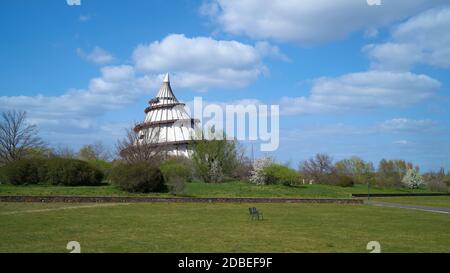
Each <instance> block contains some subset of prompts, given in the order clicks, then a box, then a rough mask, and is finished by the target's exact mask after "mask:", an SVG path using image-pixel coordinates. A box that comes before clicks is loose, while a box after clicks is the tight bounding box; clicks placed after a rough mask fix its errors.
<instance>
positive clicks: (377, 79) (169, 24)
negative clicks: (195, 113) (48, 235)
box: [0, 0, 450, 171]
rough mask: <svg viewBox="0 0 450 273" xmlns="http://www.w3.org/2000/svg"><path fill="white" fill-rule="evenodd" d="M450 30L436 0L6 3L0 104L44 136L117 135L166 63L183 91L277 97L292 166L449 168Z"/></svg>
mask: <svg viewBox="0 0 450 273" xmlns="http://www.w3.org/2000/svg"><path fill="white" fill-rule="evenodd" d="M448 29H450V6H449V4H448V2H447V1H444V0H442V1H440V0H434V1H421V0H396V1H394V0H382V1H381V5H379V6H378V5H373V6H370V5H368V4H367V2H366V1H365V0H342V1H312V0H303V1H294V0H283V1H281V0H279V1H256V0H246V1H222V0H211V1H188V0H183V1H140V0H133V1H123V0H110V1H106V0H81V5H68V4H67V2H66V0H40V1H26V0H16V1H7V2H6V1H5V2H4V3H2V9H1V10H0V35H1V36H0V37H1V43H0V61H1V62H0V110H2V111H3V110H9V109H20V110H26V111H27V112H28V115H29V120H30V122H33V123H36V124H37V125H38V126H39V128H40V134H41V136H42V137H43V138H44V139H45V140H46V141H47V142H48V143H49V144H50V145H52V146H57V145H62V146H66V145H67V146H70V147H72V148H73V149H78V148H79V147H80V146H81V145H83V144H87V143H92V142H94V141H97V140H100V141H103V142H104V143H105V144H107V145H108V146H110V147H113V146H114V143H115V142H116V141H117V139H118V138H119V137H120V136H121V135H122V134H123V131H124V128H125V127H128V126H130V125H131V124H132V123H133V121H140V120H142V119H143V118H144V113H143V110H144V108H145V107H146V106H147V102H148V100H149V99H150V98H151V97H152V96H153V95H154V94H155V92H156V91H157V89H158V86H159V84H160V82H161V79H162V75H163V74H164V73H166V72H170V73H171V78H172V87H173V89H174V91H175V93H176V95H177V96H178V98H179V99H180V100H182V101H185V102H189V101H192V100H193V97H194V96H202V97H203V99H204V100H206V101H210V102H217V103H238V102H245V101H247V102H248V101H252V102H257V103H262V104H279V105H280V111H281V116H280V128H281V134H280V147H279V149H278V150H277V151H275V152H273V153H272V154H271V155H272V156H274V157H275V158H276V160H278V161H280V162H290V164H291V165H292V166H293V167H296V166H297V164H298V162H299V161H301V160H304V159H306V158H309V157H311V156H313V155H314V154H315V153H317V152H326V153H328V154H330V155H332V156H333V157H334V159H336V160H338V159H341V158H345V157H349V156H352V155H356V156H360V157H362V158H364V159H366V160H371V161H373V162H374V163H375V165H377V163H378V161H379V160H380V159H381V158H402V159H406V160H409V161H412V162H413V163H415V164H418V165H420V166H421V168H422V170H423V171H427V170H431V169H434V170H436V169H438V168H440V167H441V166H443V167H445V168H446V169H450V131H449V129H450V124H449V117H450V113H449V105H450V96H449V89H448V88H449V85H450V77H449V75H450V71H449V68H450V34H449V32H448ZM257 147H258V146H255V151H256V150H257V149H256V148H257ZM256 155H257V156H260V155H261V153H260V152H258V151H256Z"/></svg>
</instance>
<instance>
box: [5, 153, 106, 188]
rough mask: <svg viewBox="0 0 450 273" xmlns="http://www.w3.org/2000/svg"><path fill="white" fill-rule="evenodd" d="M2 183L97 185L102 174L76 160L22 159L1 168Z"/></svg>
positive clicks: (101, 178) (100, 180)
mask: <svg viewBox="0 0 450 273" xmlns="http://www.w3.org/2000/svg"><path fill="white" fill-rule="evenodd" d="M1 180H2V183H9V184H13V185H28V184H38V183H40V184H51V185H64V186H82V185H86V186H91V185H99V184H100V183H101V182H102V180H103V173H102V172H101V171H100V170H98V169H97V168H95V167H93V166H91V165H90V164H88V163H87V162H84V161H81V160H77V159H67V158H51V159H24V160H18V161H14V162H12V163H9V164H7V165H6V166H3V167H2V168H1Z"/></svg>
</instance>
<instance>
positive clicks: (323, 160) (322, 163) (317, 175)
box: [299, 154, 335, 183]
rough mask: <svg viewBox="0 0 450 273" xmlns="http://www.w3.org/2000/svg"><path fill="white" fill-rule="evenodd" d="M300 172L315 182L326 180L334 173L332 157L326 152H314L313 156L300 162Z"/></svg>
mask: <svg viewBox="0 0 450 273" xmlns="http://www.w3.org/2000/svg"><path fill="white" fill-rule="evenodd" d="M299 170H300V172H301V173H302V174H303V175H304V176H305V177H306V178H308V179H312V180H314V181H316V182H319V183H320V182H326V180H328V179H329V176H330V175H331V174H332V173H334V171H335V169H334V166H333V160H332V158H331V157H330V156H329V155H327V154H316V156H315V157H313V158H310V159H308V160H305V161H303V162H301V163H300V166H299Z"/></svg>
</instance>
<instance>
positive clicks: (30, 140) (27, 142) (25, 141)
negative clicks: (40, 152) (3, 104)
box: [0, 111, 44, 164]
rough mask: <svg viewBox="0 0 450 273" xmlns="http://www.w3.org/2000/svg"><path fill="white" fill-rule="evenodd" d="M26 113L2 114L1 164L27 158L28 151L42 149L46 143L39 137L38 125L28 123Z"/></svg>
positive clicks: (0, 137)
mask: <svg viewBox="0 0 450 273" xmlns="http://www.w3.org/2000/svg"><path fill="white" fill-rule="evenodd" d="M26 118H27V114H26V112H24V111H7V112H3V113H2V119H1V121H0V164H6V163H9V162H12V161H15V160H19V159H22V158H24V157H26V155H27V151H29V150H32V149H40V148H42V147H44V143H43V141H42V140H41V138H39V136H38V129H37V126H36V125H30V124H28V123H27V122H26Z"/></svg>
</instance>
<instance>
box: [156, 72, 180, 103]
mask: <svg viewBox="0 0 450 273" xmlns="http://www.w3.org/2000/svg"><path fill="white" fill-rule="evenodd" d="M156 98H158V99H160V100H168V101H171V102H173V103H176V102H178V100H177V98H176V97H175V95H174V94H173V91H172V87H170V80H169V73H167V74H166V76H164V80H163V82H162V84H161V87H160V88H159V91H158V94H157V95H156Z"/></svg>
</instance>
